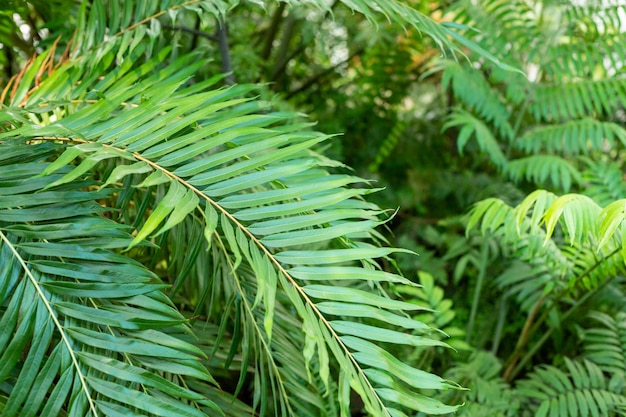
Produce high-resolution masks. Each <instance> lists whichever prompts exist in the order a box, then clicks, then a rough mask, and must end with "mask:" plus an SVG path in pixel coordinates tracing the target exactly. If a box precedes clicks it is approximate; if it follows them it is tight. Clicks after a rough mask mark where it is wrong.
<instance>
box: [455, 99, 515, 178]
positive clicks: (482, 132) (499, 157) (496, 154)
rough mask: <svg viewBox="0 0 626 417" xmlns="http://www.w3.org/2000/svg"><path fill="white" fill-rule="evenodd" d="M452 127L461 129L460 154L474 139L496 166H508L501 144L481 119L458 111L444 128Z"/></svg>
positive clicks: (458, 140)
mask: <svg viewBox="0 0 626 417" xmlns="http://www.w3.org/2000/svg"><path fill="white" fill-rule="evenodd" d="M451 127H457V128H460V132H459V136H458V138H457V147H458V149H459V152H461V153H462V152H463V148H464V147H465V145H466V144H467V142H468V141H469V140H470V139H471V138H472V137H474V138H476V142H477V143H478V147H479V148H480V150H481V151H483V152H486V153H487V155H488V156H489V158H490V159H491V161H492V162H493V163H494V164H495V165H496V166H499V167H503V166H504V165H505V164H506V157H505V156H504V154H503V153H502V150H501V149H500V144H499V143H498V141H497V140H496V138H495V137H494V136H493V134H492V133H491V130H490V129H489V127H487V125H485V124H484V123H483V122H482V121H481V120H480V119H477V118H476V117H475V116H473V115H472V114H471V113H469V112H466V111H464V110H461V109H456V110H455V111H454V113H452V114H451V115H450V116H449V117H448V121H447V123H446V124H445V125H444V126H443V129H449V128H451Z"/></svg>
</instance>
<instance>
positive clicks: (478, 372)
mask: <svg viewBox="0 0 626 417" xmlns="http://www.w3.org/2000/svg"><path fill="white" fill-rule="evenodd" d="M501 370H502V364H501V363H500V362H499V360H498V358H496V357H495V356H494V355H492V354H491V353H488V352H485V351H476V352H475V353H474V354H472V356H471V358H470V359H469V360H468V361H467V362H466V363H462V364H459V365H457V366H455V367H453V368H452V369H450V370H449V371H448V372H447V373H446V376H447V377H449V378H453V379H454V380H455V381H463V383H464V385H465V386H467V387H470V389H469V390H468V391H465V392H463V394H464V395H463V400H464V401H466V402H467V405H466V406H464V407H463V408H461V410H459V413H458V415H460V416H468V417H470V416H478V415H480V416H485V417H487V416H488V417H513V416H516V415H518V413H519V408H520V402H519V399H518V398H517V396H516V395H515V391H514V390H512V389H511V387H510V386H509V384H507V383H506V382H505V381H504V380H503V379H502V377H500V372H501Z"/></svg>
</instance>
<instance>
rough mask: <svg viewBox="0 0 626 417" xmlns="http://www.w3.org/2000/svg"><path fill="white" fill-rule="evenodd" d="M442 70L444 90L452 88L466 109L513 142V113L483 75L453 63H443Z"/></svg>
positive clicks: (440, 66) (440, 64) (439, 66)
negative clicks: (511, 118)
mask: <svg viewBox="0 0 626 417" xmlns="http://www.w3.org/2000/svg"><path fill="white" fill-rule="evenodd" d="M438 68H439V69H443V74H442V79H441V83H442V86H443V88H444V89H448V88H450V89H451V90H452V92H453V93H454V96H455V97H456V98H457V99H458V100H459V101H460V102H461V103H462V104H463V105H465V106H467V107H468V108H469V109H471V110H472V111H473V112H474V113H476V114H477V115H478V116H480V117H482V118H483V119H484V120H486V121H488V122H490V123H493V125H494V126H495V127H496V129H498V133H499V135H500V136H501V137H502V138H503V139H506V140H511V139H512V138H513V128H512V127H511V125H510V124H509V118H510V113H509V110H508V109H507V108H506V106H505V105H504V104H503V103H502V102H501V100H500V98H499V97H498V96H497V94H496V92H495V91H494V90H493V89H492V88H491V87H490V86H489V84H488V83H487V81H486V80H485V78H484V77H483V75H482V74H481V73H480V72H479V71H477V70H474V69H467V68H465V67H463V66H462V65H460V64H459V63H457V62H452V61H441V62H440V63H439V64H438Z"/></svg>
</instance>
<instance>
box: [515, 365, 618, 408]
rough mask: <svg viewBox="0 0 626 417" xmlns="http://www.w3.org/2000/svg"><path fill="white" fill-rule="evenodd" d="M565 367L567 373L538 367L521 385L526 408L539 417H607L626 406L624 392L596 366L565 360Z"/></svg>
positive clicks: (519, 388) (547, 367) (520, 389)
mask: <svg viewBox="0 0 626 417" xmlns="http://www.w3.org/2000/svg"><path fill="white" fill-rule="evenodd" d="M565 365H566V367H567V371H563V370H561V369H559V368H556V367H553V366H543V367H538V368H536V369H535V371H534V372H532V373H531V374H530V375H529V376H528V379H525V380H522V381H520V382H519V384H518V385H517V391H518V392H519V393H520V394H521V395H522V396H523V398H525V403H526V404H525V405H526V406H527V407H530V408H532V409H533V410H534V413H535V414H534V415H535V416H539V417H542V416H548V415H549V416H563V417H567V416H576V415H596V416H597V415H602V416H607V415H610V413H611V412H613V411H617V410H623V408H624V407H625V406H626V397H625V396H624V395H623V394H622V393H621V390H619V388H616V387H615V386H614V385H612V384H607V380H606V379H605V378H604V375H602V371H601V370H600V368H598V367H597V366H596V365H595V364H593V363H592V362H589V361H584V362H583V363H580V362H577V361H572V360H570V359H568V358H565Z"/></svg>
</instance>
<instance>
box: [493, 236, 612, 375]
mask: <svg viewBox="0 0 626 417" xmlns="http://www.w3.org/2000/svg"><path fill="white" fill-rule="evenodd" d="M620 251H621V248H617V249H615V250H613V251H612V252H611V253H610V254H608V255H607V256H605V257H604V258H602V259H600V260H598V261H597V262H596V263H594V264H593V265H591V266H590V267H589V268H587V270H585V271H584V272H583V273H582V274H581V275H579V276H578V277H576V279H575V283H574V287H575V286H576V284H577V283H578V282H580V281H581V280H582V279H583V278H585V277H586V276H588V275H589V274H591V273H592V272H593V271H594V270H595V269H596V268H599V267H600V265H602V263H603V262H605V261H607V260H608V259H609V258H611V257H613V256H615V255H617V254H618V253H620ZM610 281H611V279H608V280H607V281H605V282H604V283H603V284H602V285H600V286H599V287H598V288H596V289H595V290H593V291H588V292H587V293H585V295H583V296H582V297H581V298H580V299H579V300H578V302H577V303H576V304H575V305H574V306H573V307H572V308H570V310H568V311H567V312H566V313H565V314H564V315H563V317H562V318H561V320H563V319H565V318H566V317H569V315H571V314H572V313H573V311H574V310H575V309H576V308H578V307H579V306H580V305H581V304H582V301H584V300H586V299H588V298H589V297H590V296H591V295H592V294H595V293H597V291H598V290H599V289H600V288H603V287H604V286H606V284H607V283H608V282H610ZM568 291H569V287H568V288H567V289H566V290H564V291H561V292H560V293H559V294H557V295H556V297H555V300H554V301H553V302H552V304H551V305H550V306H549V307H548V308H547V310H546V311H544V312H543V314H542V315H541V317H540V318H539V319H538V320H537V321H536V322H535V317H536V316H537V314H538V312H539V308H540V307H541V306H542V305H543V303H544V301H545V300H546V298H547V296H548V294H544V295H542V296H541V298H540V299H539V300H537V303H535V306H534V307H533V309H532V311H531V313H530V314H529V315H528V318H527V319H526V323H525V324H524V329H523V330H522V333H521V334H520V337H519V339H518V341H517V345H516V347H515V350H514V351H513V353H512V354H511V356H510V358H509V360H508V366H507V368H506V370H505V372H504V374H503V378H504V379H505V380H506V381H507V382H510V381H511V380H512V379H513V378H514V377H515V376H516V375H517V374H518V373H519V372H520V370H521V367H522V366H523V365H524V364H525V363H526V362H527V361H528V360H529V359H530V358H531V357H532V356H533V355H534V353H535V352H536V351H537V350H538V349H539V347H540V346H541V345H543V344H544V343H545V342H546V341H547V340H548V339H547V338H548V336H549V335H551V334H552V332H553V329H552V328H550V329H548V331H547V332H546V333H545V334H544V335H543V336H542V338H541V339H540V340H539V342H537V343H536V344H535V346H533V348H532V349H531V350H530V351H529V352H527V353H526V355H525V356H524V359H523V360H522V362H521V363H520V364H517V361H518V360H519V358H520V357H521V355H522V349H523V348H524V347H525V346H526V345H527V343H528V340H529V339H530V336H531V335H533V334H535V333H536V332H537V331H538V330H539V327H540V326H541V325H542V324H543V323H544V322H545V321H546V320H547V319H548V315H549V314H550V312H551V311H552V310H553V309H554V308H555V307H556V306H557V305H558V302H559V301H560V300H561V299H562V298H563V297H565V295H567V294H568Z"/></svg>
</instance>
